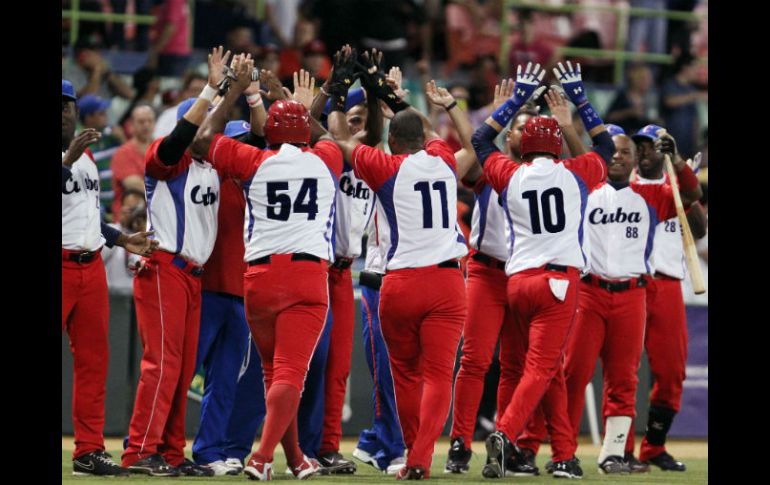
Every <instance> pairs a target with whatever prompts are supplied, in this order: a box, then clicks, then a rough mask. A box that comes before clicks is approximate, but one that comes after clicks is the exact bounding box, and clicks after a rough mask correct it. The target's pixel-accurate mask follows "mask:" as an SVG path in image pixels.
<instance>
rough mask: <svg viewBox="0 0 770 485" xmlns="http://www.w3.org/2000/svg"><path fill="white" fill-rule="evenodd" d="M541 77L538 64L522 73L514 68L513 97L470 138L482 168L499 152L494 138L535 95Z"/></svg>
mask: <svg viewBox="0 0 770 485" xmlns="http://www.w3.org/2000/svg"><path fill="white" fill-rule="evenodd" d="M543 77H545V70H542V69H540V64H536V65H535V67H534V68H532V63H531V62H529V63H527V68H526V70H525V71H524V72H522V71H521V66H518V67H517V68H516V83H515V84H514V88H513V96H511V97H510V98H508V100H506V101H505V103H503V104H502V106H500V107H499V108H497V109H496V110H495V112H494V113H492V116H490V117H489V118H487V119H486V121H484V124H483V125H481V127H480V128H479V129H478V130H476V132H475V133H474V134H473V137H472V138H471V142H472V143H473V149H474V151H475V152H476V158H478V160H479V163H480V164H481V165H482V166H483V165H484V162H485V161H486V160H487V158H488V157H489V156H490V155H491V154H492V153H494V152H496V151H500V150H499V149H498V148H497V146H495V142H494V140H495V137H497V135H498V134H499V133H500V132H501V131H503V128H505V126H506V125H508V123H509V122H510V121H511V119H512V118H513V117H514V116H516V113H517V112H518V111H519V110H520V109H521V107H522V106H524V103H526V102H527V100H528V99H529V98H530V96H532V95H533V94H534V93H535V90H536V89H537V88H538V86H539V85H540V82H541V81H542V80H543Z"/></svg>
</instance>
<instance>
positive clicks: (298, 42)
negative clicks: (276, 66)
mask: <svg viewBox="0 0 770 485" xmlns="http://www.w3.org/2000/svg"><path fill="white" fill-rule="evenodd" d="M292 39H293V43H292V44H290V45H288V46H287V47H285V48H283V49H282V50H280V52H279V53H278V56H279V63H280V70H279V71H273V72H276V74H277V75H278V78H279V79H281V80H291V79H292V74H294V73H295V72H296V71H299V70H300V69H301V68H302V67H303V59H302V56H303V49H304V48H306V47H308V46H309V45H310V44H311V43H312V42H313V41H315V42H318V43H319V44H318V45H321V46H324V44H323V41H321V40H316V28H315V24H313V23H312V22H310V21H308V20H302V19H300V20H298V21H297V23H296V25H295V26H294V34H293V36H292ZM271 47H274V48H276V49H277V46H275V45H274V44H272V45H271ZM324 50H325V46H324ZM330 68H331V63H330ZM266 69H267V68H266ZM270 70H272V69H270ZM324 79H325V78H324ZM317 80H318V79H316V81H317ZM317 85H318V84H317Z"/></svg>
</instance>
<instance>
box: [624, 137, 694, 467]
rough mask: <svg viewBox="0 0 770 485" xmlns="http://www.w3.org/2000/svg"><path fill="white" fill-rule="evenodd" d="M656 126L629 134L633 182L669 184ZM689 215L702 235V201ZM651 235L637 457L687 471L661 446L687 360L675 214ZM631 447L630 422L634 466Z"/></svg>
mask: <svg viewBox="0 0 770 485" xmlns="http://www.w3.org/2000/svg"><path fill="white" fill-rule="evenodd" d="M659 130H661V127H660V126H656V125H647V126H645V127H644V128H642V129H641V130H639V132H638V133H636V134H635V135H633V136H632V137H631V138H632V139H633V140H634V142H635V143H636V149H637V152H638V154H639V157H638V158H639V164H638V166H637V174H638V175H637V177H636V179H635V180H634V181H633V182H632V186H633V185H636V184H639V185H649V184H652V185H660V184H668V183H669V181H668V178H667V177H666V176H665V175H664V171H663V155H662V153H660V152H658V151H656V150H655V146H654V144H655V142H657V141H658V134H657V133H658V131H659ZM676 156H678V153H677V154H676ZM687 219H688V222H689V223H690V228H691V229H692V232H693V235H694V236H695V237H696V238H699V237H703V235H704V234H705V231H706V219H705V216H704V214H703V209H702V207H701V206H700V204H698V203H697V202H695V203H693V205H692V206H691V207H690V210H689V211H688V212H687ZM654 237H655V239H654V244H653V251H652V256H651V258H650V264H651V266H652V267H653V268H654V270H655V273H654V274H653V277H652V278H650V279H649V282H648V285H647V288H646V292H647V325H646V328H645V334H644V346H645V349H646V350H647V356H648V358H649V361H650V370H651V371H652V375H653V378H654V384H653V387H652V392H651V394H650V409H649V414H648V418H647V431H646V433H645V437H644V440H643V441H642V445H641V449H640V452H639V458H640V460H641V461H642V462H647V463H651V464H653V465H655V466H657V467H659V468H660V469H662V470H670V471H685V468H686V467H685V465H684V464H683V463H682V462H680V461H677V460H676V459H674V458H673V457H672V456H671V455H670V454H669V453H668V452H666V448H665V442H666V434H667V433H668V430H669V429H670V428H671V423H672V421H673V419H674V416H675V415H676V413H677V412H678V411H679V405H680V403H681V398H682V384H683V382H684V379H685V365H686V363H687V318H686V315H685V308H684V301H683V299H682V285H681V281H682V279H683V278H684V253H683V249H682V237H681V225H680V224H679V220H678V218H677V217H672V218H671V219H668V220H665V221H661V222H659V223H658V225H657V227H656V228H655V236H654ZM633 450H634V435H633V427H632V428H631V431H629V434H628V440H627V441H626V454H625V458H626V461H628V462H629V463H635V464H636V467H637V469H638V468H639V467H642V466H643V465H642V463H638V462H639V461H640V460H636V459H635V458H634V456H633ZM632 471H633V469H632Z"/></svg>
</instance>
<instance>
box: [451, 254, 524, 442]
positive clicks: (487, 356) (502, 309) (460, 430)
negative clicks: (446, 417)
mask: <svg viewBox="0 0 770 485" xmlns="http://www.w3.org/2000/svg"><path fill="white" fill-rule="evenodd" d="M507 283H508V277H507V276H506V275H505V271H504V270H502V269H498V268H491V267H489V266H487V265H486V264H484V263H481V262H479V261H476V260H475V259H472V258H471V259H469V260H468V279H467V281H466V290H467V293H468V315H467V317H466V319H465V325H464V326H463V334H462V335H463V354H462V357H461V358H460V370H459V371H458V373H457V379H456V380H455V389H454V408H453V414H452V432H451V433H450V436H451V437H452V439H455V438H457V437H462V438H463V440H464V441H465V446H466V447H468V449H470V446H471V442H472V441H473V430H474V428H475V425H476V416H477V414H478V411H479V403H480V401H481V395H482V393H483V392H484V377H485V376H486V374H487V371H488V370H489V364H490V363H491V362H492V354H493V353H494V351H495V346H496V345H497V339H498V337H499V336H500V331H501V330H502V329H503V326H506V327H511V326H512V325H513V320H512V319H511V315H510V312H509V311H508V298H507V296H506V286H507ZM501 353H502V347H501ZM508 362H510V361H509V360H507V359H503V358H501V359H500V367H501V373H500V385H499V387H502V386H503V370H502V368H503V366H504V365H506V364H507V363H508ZM509 374H510V372H509ZM509 387H510V386H509ZM512 392H513V390H512V388H511V392H510V393H512ZM510 393H509V395H508V397H510ZM498 396H499V388H498ZM506 402H507V401H506Z"/></svg>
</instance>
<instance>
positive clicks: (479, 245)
mask: <svg viewBox="0 0 770 485" xmlns="http://www.w3.org/2000/svg"><path fill="white" fill-rule="evenodd" d="M474 197H475V199H476V203H475V204H474V205H473V214H472V216H471V247H472V248H474V249H476V250H477V251H478V252H480V253H484V254H486V255H487V256H491V257H493V258H495V259H497V260H500V261H508V258H509V257H510V252H509V249H510V248H509V247H508V241H509V240H510V228H509V227H508V221H506V219H505V210H504V209H503V198H502V197H500V195H499V194H498V193H497V192H495V189H493V188H492V186H491V185H489V184H487V183H484V184H483V186H481V187H480V189H479V192H478V193H477V194H474Z"/></svg>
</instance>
